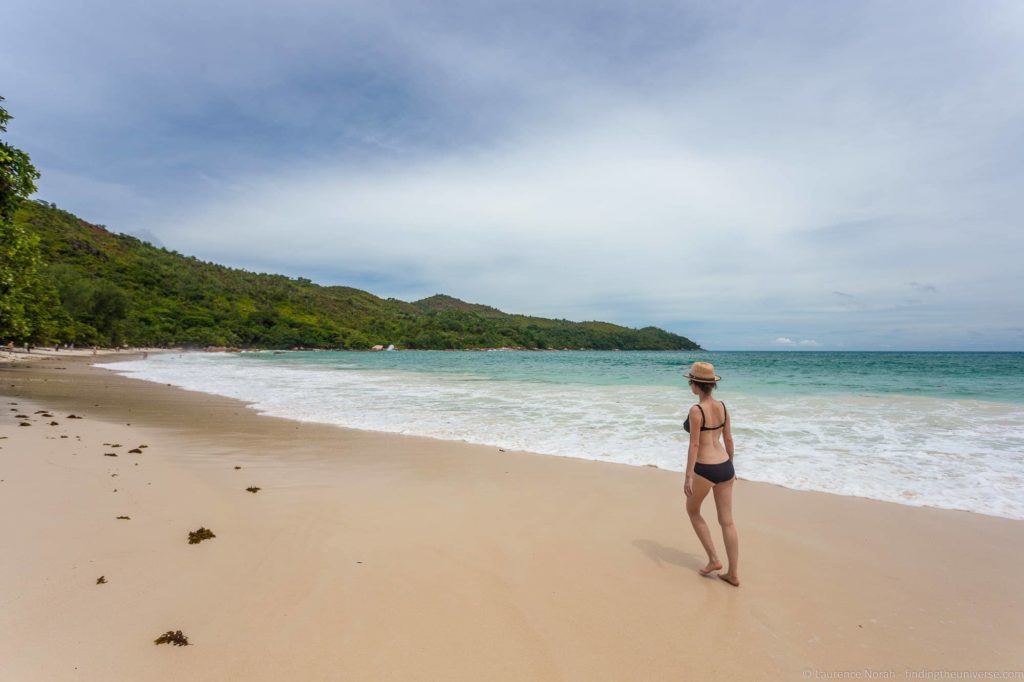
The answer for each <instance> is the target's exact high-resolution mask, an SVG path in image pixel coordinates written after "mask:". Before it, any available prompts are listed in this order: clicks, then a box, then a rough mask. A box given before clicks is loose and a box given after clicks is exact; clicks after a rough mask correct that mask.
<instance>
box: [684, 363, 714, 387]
mask: <svg viewBox="0 0 1024 682" xmlns="http://www.w3.org/2000/svg"><path fill="white" fill-rule="evenodd" d="M683 378H684V379H689V380H690V381H696V382H697V383H700V384H713V383H715V382H716V381H721V380H722V377H720V376H718V375H717V374H715V366H714V365H712V364H711V363H710V362H695V363H693V364H692V365H691V366H690V371H688V372H687V373H686V374H684V375H683Z"/></svg>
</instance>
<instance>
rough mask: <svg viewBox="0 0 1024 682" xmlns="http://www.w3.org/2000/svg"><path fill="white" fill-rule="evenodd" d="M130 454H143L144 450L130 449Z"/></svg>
mask: <svg viewBox="0 0 1024 682" xmlns="http://www.w3.org/2000/svg"><path fill="white" fill-rule="evenodd" d="M128 454H129V455H141V454H142V450H139V449H138V448H132V449H131V450H129V451H128Z"/></svg>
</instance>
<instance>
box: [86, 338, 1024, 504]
mask: <svg viewBox="0 0 1024 682" xmlns="http://www.w3.org/2000/svg"><path fill="white" fill-rule="evenodd" d="M170 352H174V353H181V352H183V351H180V350H171V351H170ZM266 352H271V351H266ZM281 352H282V351H273V353H274V354H277V353H281ZM288 352H308V351H288ZM325 352H326V351H325ZM342 352H349V351H342ZM352 352H355V351H352ZM359 352H362V351H359ZM424 352H436V351H424ZM780 352H782V351H780ZM135 359H139V358H138V355H137V354H126V355H121V356H113V357H110V358H104V359H103V360H101V361H98V362H97V363H95V364H97V365H99V364H102V365H104V366H101V367H98V369H100V370H102V371H112V372H114V373H116V374H118V375H119V376H120V377H121V378H125V379H129V380H133V381H142V382H148V383H152V384H155V385H160V382H161V380H154V379H143V378H139V377H137V376H135V375H133V374H128V373H124V374H122V373H120V372H118V370H116V369H114V368H112V367H110V366H109V365H112V364H115V363H117V362H126V361H131V360H135ZM168 385H170V384H168ZM174 388H176V389H179V390H185V391H189V392H197V393H202V394H204V395H211V396H218V397H225V398H228V399H231V400H238V401H239V402H240V403H241V404H244V405H245V406H246V407H247V408H251V409H252V410H253V411H254V412H255V413H256V414H258V415H260V416H267V417H275V418H280V419H285V420H288V421H292V422H295V423H300V424H319V425H323V426H331V427H334V428H340V429H346V430H353V431H361V432H365V433H371V434H381V435H391V436H403V437H411V438H427V439H429V440H432V441H440V442H446V443H461V444H468V445H474V446H480V447H489V448H497V449H499V450H503V451H504V450H507V451H509V452H520V453H521V452H529V453H531V454H536V455H540V456H546V457H560V458H569V459H576V460H582V461H592V462H601V463H606V464H621V465H624V466H630V467H649V468H656V469H660V470H662V471H667V472H670V473H676V474H681V473H682V469H681V468H674V467H673V466H671V465H668V466H666V465H665V462H661V461H659V462H657V463H655V462H650V461H649V460H648V461H647V462H644V461H640V462H636V461H633V462H630V461H622V460H618V459H613V458H611V457H609V456H607V454H606V453H605V454H601V455H594V454H593V453H583V454H581V453H580V452H579V451H575V452H564V451H563V452H558V451H555V450H541V449H531V448H530V446H529V444H528V443H527V444H525V445H523V444H520V446H519V447H517V445H516V444H513V443H510V442H502V441H501V440H500V439H495V440H493V441H487V440H484V439H481V438H479V433H476V434H470V435H468V436H467V437H465V438H450V437H445V436H444V435H434V434H430V433H424V432H422V430H421V431H420V432H416V430H415V429H412V430H411V432H403V431H397V430H386V429H375V428H373V426H360V425H355V426H353V425H349V424H344V423H337V422H331V421H327V420H318V419H316V418H302V417H301V416H296V415H295V414H288V413H287V410H285V411H284V412H282V410H281V409H274V408H273V407H268V406H266V405H261V404H260V402H259V401H258V400H249V399H246V398H245V397H231V396H225V395H223V394H220V393H211V392H208V391H207V390H205V389H203V388H199V387H196V386H195V384H194V382H193V385H192V386H191V387H184V386H180V385H177V384H175V385H174ZM888 397H889V398H890V399H893V398H894V397H899V398H901V399H904V400H908V401H916V400H932V399H933V398H932V396H913V395H910V396H888ZM869 398H870V396H869ZM962 400H966V401H970V400H973V399H972V398H964V399H962ZM996 402H998V401H996ZM1010 404H1013V405H1015V404H1016V403H1010ZM534 445H535V446H536V443H534ZM612 456H614V455H612ZM659 464H660V466H659ZM742 473H743V472H740V475H738V478H739V479H741V480H745V481H749V482H756V483H758V484H761V485H774V486H778V487H780V488H783V489H786V490H791V491H802V492H816V493H822V494H827V495H837V496H839V497H850V498H855V499H861V500H870V501H876V502H884V503H887V504H896V505H899V506H910V507H917V508H924V509H935V510H942V511H955V512H965V513H970V514H979V515H982V516H987V517H993V518H1002V519H1009V520H1014V521H1024V515H1022V514H1021V512H1017V514H1016V515H1014V513H1013V512H1012V511H1005V510H1004V511H1003V512H1002V513H998V512H997V511H988V510H984V509H979V508H971V507H970V506H969V504H967V503H965V502H964V501H962V500H961V501H960V505H961V506H953V503H951V502H950V501H948V500H945V505H946V506H943V505H942V504H935V503H927V502H925V503H920V502H913V501H912V500H916V499H917V498H918V495H917V494H916V493H918V492H920V491H911V492H908V493H905V494H904V495H902V496H894V495H891V494H890V495H885V494H883V493H880V492H878V491H874V492H873V493H872V494H857V493H856V492H848V491H846V490H842V489H836V488H837V486H832V489H829V487H830V486H829V485H827V484H823V483H822V482H820V481H817V482H816V481H813V480H812V481H807V480H804V479H799V478H793V477H790V480H789V481H788V482H786V481H778V480H770V479H771V477H768V480H766V478H765V477H764V476H763V473H764V472H763V471H762V472H761V474H762V476H761V477H760V478H747V477H745V476H743V475H742ZM755 473H757V472H755ZM840 487H841V486H840Z"/></svg>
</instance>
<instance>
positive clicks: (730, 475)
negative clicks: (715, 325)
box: [683, 362, 740, 587]
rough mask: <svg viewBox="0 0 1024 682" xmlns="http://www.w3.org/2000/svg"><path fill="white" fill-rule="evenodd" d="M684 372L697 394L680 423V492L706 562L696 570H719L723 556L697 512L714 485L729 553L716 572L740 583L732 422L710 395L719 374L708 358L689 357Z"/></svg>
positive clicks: (713, 488)
mask: <svg viewBox="0 0 1024 682" xmlns="http://www.w3.org/2000/svg"><path fill="white" fill-rule="evenodd" d="M683 376H684V377H685V378H686V379H688V380H689V382H690V390H691V391H693V394H694V395H696V396H697V398H698V400H697V404H696V405H694V406H693V407H691V408H690V414H689V416H687V417H686V421H685V422H683V429H684V430H685V431H686V432H687V433H689V434H690V448H689V452H688V454H687V458H686V480H685V482H684V483H683V492H685V493H686V512H687V513H688V514H689V515H690V523H692V524H693V530H694V531H696V533H697V537H698V538H700V543H701V544H702V545H704V551H705V552H707V554H708V564H707V566H705V567H704V568H702V569H701V570H700V574H701V575H711V574H712V573H714V572H715V571H720V570H722V562H721V561H719V560H718V553H717V552H716V551H715V543H714V542H713V541H712V540H711V530H710V529H709V528H708V524H707V522H706V521H705V520H704V517H703V516H701V515H700V506H701V504H702V503H703V502H704V498H705V497H707V494H708V491H712V490H713V491H714V493H715V507H716V508H717V509H718V525H720V526H721V527H722V540H724V542H725V554H726V557H727V558H728V559H729V569H728V570H727V571H726V572H725V573H719V574H718V577H719V578H721V579H722V580H724V581H725V582H727V583H729V584H730V585H733V586H735V587H739V586H740V579H739V574H738V573H737V569H738V565H737V564H738V562H739V555H740V550H739V540H738V539H737V537H736V525H735V524H734V523H733V520H732V488H733V482H734V481H735V480H736V472H735V471H734V470H733V466H732V456H733V444H732V423H731V422H730V420H729V413H728V411H727V410H726V409H725V403H723V402H722V401H720V400H714V399H713V398H712V397H711V392H712V391H713V390H715V387H716V386H718V382H719V381H720V380H721V379H722V377H720V376H718V375H717V374H715V367H714V365H712V364H711V363H709V362H695V363H693V365H692V366H691V367H690V371H689V372H687V373H686V374H685V375H683ZM723 441H724V445H723Z"/></svg>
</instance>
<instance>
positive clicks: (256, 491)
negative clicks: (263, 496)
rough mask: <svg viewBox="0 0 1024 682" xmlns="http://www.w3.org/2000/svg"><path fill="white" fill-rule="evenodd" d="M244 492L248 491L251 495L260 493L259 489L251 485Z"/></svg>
mask: <svg viewBox="0 0 1024 682" xmlns="http://www.w3.org/2000/svg"><path fill="white" fill-rule="evenodd" d="M246 490H248V491H249V492H251V493H258V492H259V491H260V488H258V487H256V486H254V485H251V486H249V487H248V488H246Z"/></svg>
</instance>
